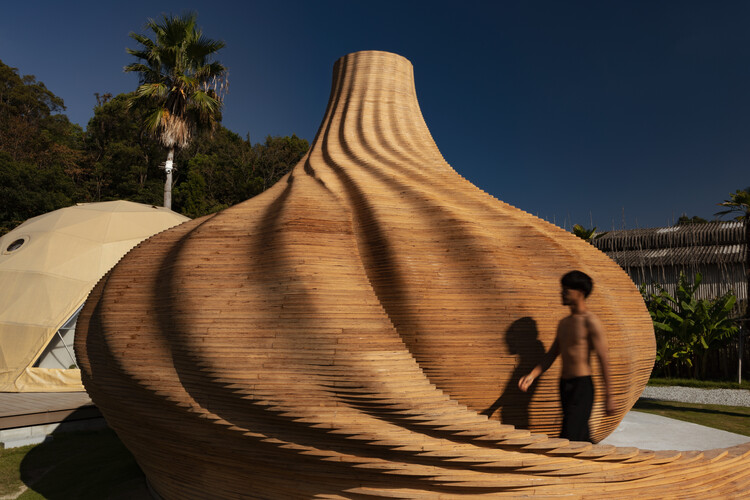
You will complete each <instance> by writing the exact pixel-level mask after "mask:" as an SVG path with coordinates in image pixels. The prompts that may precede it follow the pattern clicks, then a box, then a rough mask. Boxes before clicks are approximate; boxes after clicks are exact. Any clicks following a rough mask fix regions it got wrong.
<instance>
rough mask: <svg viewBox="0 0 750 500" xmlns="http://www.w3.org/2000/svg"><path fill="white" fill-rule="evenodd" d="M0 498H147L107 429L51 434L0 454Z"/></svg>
mask: <svg viewBox="0 0 750 500" xmlns="http://www.w3.org/2000/svg"><path fill="white" fill-rule="evenodd" d="M19 494H20V496H19ZM0 497H6V498H19V499H22V500H27V499H36V498H48V499H52V500H55V499H59V500H67V499H71V498H80V499H92V500H94V499H96V500H99V499H105V498H115V499H126V498H127V499H140V498H143V499H150V498H151V497H150V495H149V493H148V490H147V489H146V481H145V478H144V476H143V473H142V472H141V469H140V468H139V467H138V464H136V462H135V459H134V458H133V456H132V455H131V454H130V452H129V451H128V450H127V448H125V446H123V444H122V443H121V442H120V440H119V439H118V438H117V435H116V434H115V433H114V432H112V431H111V430H109V429H107V430H103V431H93V432H73V433H62V434H55V436H54V439H52V440H51V441H48V442H45V443H42V444H39V445H30V446H23V447H20V448H11V449H8V450H0Z"/></svg>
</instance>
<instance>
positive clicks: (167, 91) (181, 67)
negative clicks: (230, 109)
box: [125, 13, 227, 208]
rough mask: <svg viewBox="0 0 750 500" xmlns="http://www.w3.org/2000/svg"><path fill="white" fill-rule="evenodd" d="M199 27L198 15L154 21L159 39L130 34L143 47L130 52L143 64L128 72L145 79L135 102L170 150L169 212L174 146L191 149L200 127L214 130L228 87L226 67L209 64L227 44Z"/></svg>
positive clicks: (151, 24)
mask: <svg viewBox="0 0 750 500" xmlns="http://www.w3.org/2000/svg"><path fill="white" fill-rule="evenodd" d="M195 23H196V14H195V13H190V14H186V15H183V16H181V17H177V16H166V15H163V16H162V19H161V20H160V21H155V20H153V19H149V20H148V22H147V23H146V28H148V29H149V30H151V31H152V32H153V34H154V35H155V37H154V39H153V40H152V39H151V38H149V37H147V36H145V35H140V34H138V33H130V37H131V38H132V39H133V40H135V41H136V42H138V43H139V44H140V45H141V47H140V48H138V49H135V50H134V49H126V50H127V52H128V53H129V54H131V55H133V56H135V57H136V58H138V60H139V61H138V62H134V63H132V64H129V65H127V66H125V71H126V72H131V71H134V72H136V73H139V80H140V81H139V87H138V89H137V90H136V92H135V94H134V96H133V98H132V99H131V101H130V104H131V106H136V105H137V106H143V107H144V108H145V109H146V110H147V114H146V120H145V123H144V125H145V126H146V128H148V129H149V130H150V131H152V132H153V133H155V134H157V136H158V137H159V140H160V141H161V143H162V144H163V145H164V147H166V148H167V149H168V154H167V161H166V162H165V164H164V170H165V172H166V174H167V176H166V177H167V178H166V181H165V183H164V206H165V207H167V208H171V206H172V170H173V168H174V152H175V148H184V147H186V146H187V145H188V143H189V142H190V139H191V138H192V136H193V135H194V134H195V132H196V131H197V129H199V128H209V129H213V128H214V127H215V125H216V123H217V121H219V120H220V119H221V115H220V111H221V107H222V94H223V92H224V91H225V90H226V85H227V79H226V74H227V70H226V68H225V67H224V66H223V65H222V64H221V63H219V62H211V61H210V59H211V58H212V57H213V56H214V55H215V53H216V52H217V51H218V50H220V49H221V48H222V47H224V42H223V41H216V40H211V39H208V38H205V37H204V36H203V34H202V32H201V30H199V29H197V28H196V26H195Z"/></svg>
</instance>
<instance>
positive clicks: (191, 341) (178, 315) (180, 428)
mask: <svg viewBox="0 0 750 500" xmlns="http://www.w3.org/2000/svg"><path fill="white" fill-rule="evenodd" d="M571 269H580V270H582V271H584V272H586V273H588V274H590V275H591V276H592V277H593V279H594V281H595V289H594V292H593V294H592V295H591V298H590V306H591V308H592V309H593V310H594V311H595V312H596V314H597V315H598V316H599V317H600V318H601V320H602V322H603V324H604V326H605V328H606V331H607V334H608V338H609V346H610V358H611V362H612V367H613V392H614V395H615V401H616V405H617V412H616V414H615V415H613V416H609V417H608V416H606V415H605V414H604V412H603V408H602V394H601V390H599V391H598V392H597V396H596V403H595V406H594V413H593V416H592V419H591V428H592V433H593V437H594V440H595V441H598V440H600V439H601V438H603V437H604V436H606V435H607V434H608V433H609V432H611V431H612V430H613V429H614V428H615V427H616V426H617V424H618V423H619V422H620V420H621V419H622V417H623V415H624V414H625V413H626V412H627V411H628V410H629V409H630V408H631V406H632V404H633V403H634V402H635V400H636V399H637V398H638V396H639V395H640V393H641V391H642V389H643V386H644V385H645V383H646V380H647V379H648V376H649V374H650V370H651V367H652V364H653V359H654V338H653V331H652V327H651V322H650V319H649V316H648V314H647V312H646V310H645V308H644V305H643V301H642V300H641V298H640V296H639V294H638V291H637V290H636V289H635V287H634V286H633V284H632V282H631V281H630V279H629V278H628V277H627V275H626V274H625V273H624V272H623V271H622V270H621V269H620V268H619V267H618V266H617V265H616V264H614V263H613V262H612V261H611V260H610V259H608V258H607V257H606V256H605V255H604V254H602V253H601V252H599V251H598V250H596V249H595V248H593V247H592V246H591V245H589V244H587V243H585V242H583V241H582V240H580V239H578V238H576V237H574V236H572V235H570V234H568V233H566V232H564V231H563V230H561V229H559V228H557V227H555V226H552V225H551V224H548V223H546V222H544V221H542V220H540V219H537V218H535V217H533V216H531V215H529V214H527V213H524V212H522V211H521V210H518V209H517V208H514V207H512V206H510V205H507V204H505V203H503V202H501V201H498V200H496V199H494V198H493V197H491V196H489V195H488V194H486V193H484V192H482V191H481V190H479V189H477V188H476V187H475V186H473V185H472V184H470V183H469V182H468V181H466V180H465V179H463V178H462V177H461V176H460V175H458V174H457V173H456V172H455V171H454V170H453V169H452V168H451V167H450V166H449V165H448V164H447V163H446V162H445V160H444V159H443V158H442V156H441V155H440V153H439V151H438V149H437V147H436V146H435V143H434V142H433V140H432V138H431V136H430V133H429V131H428V130H427V127H426V125H425V123H424V121H423V118H422V115H421V112H420V110H419V106H418V104H417V99H416V93H415V89H414V83H413V73H412V66H411V64H410V63H409V62H408V61H407V60H406V59H404V58H402V57H400V56H397V55H394V54H389V53H384V52H360V53H355V54H351V55H348V56H346V57H344V58H342V59H340V60H339V61H338V62H337V63H336V65H335V67H334V82H333V90H332V93H331V97H330V102H329V106H328V109H327V111H326V114H325V117H324V120H323V123H322V125H321V128H320V131H319V132H318V135H317V136H316V139H315V141H314V142H313V145H312V147H311V150H310V152H309V153H308V155H307V156H306V157H305V158H304V159H303V160H302V161H301V162H300V164H299V165H297V166H296V167H295V169H294V170H293V171H292V172H291V173H290V175H289V176H288V177H286V178H284V179H282V180H281V181H280V182H279V183H278V184H277V185H275V186H274V187H273V188H272V189H270V190H269V191H267V192H265V193H263V194H261V195H259V196H257V197H255V198H253V199H251V200H248V201H247V202H244V203H241V204H239V205H236V206H234V207H231V208H229V209H226V210H224V211H222V212H220V213H218V214H215V215H213V216H208V217H205V218H202V219H198V220H194V221H190V222H187V223H184V224H182V225H181V226H179V227H177V228H174V229H172V230H169V231H166V232H164V233H161V234H159V235H156V236H154V237H152V238H151V239H149V240H148V241H146V242H144V243H142V244H141V245H139V247H137V248H136V249H134V250H133V251H132V252H130V253H129V254H128V255H127V256H126V257H125V258H124V259H123V260H122V261H121V262H120V264H119V265H118V266H116V267H115V269H114V270H112V271H111V272H110V273H109V274H108V275H107V276H106V277H105V278H104V279H103V280H102V281H101V282H100V283H99V285H97V287H96V288H95V289H94V291H93V292H92V294H91V296H90V298H89V300H88V301H87V303H86V306H85V308H84V310H83V312H82V314H81V317H80V318H79V322H78V331H77V333H76V350H77V353H78V359H79V360H80V364H81V369H82V373H83V380H84V383H85V385H86V388H87V390H88V392H89V394H90V395H91V397H92V399H93V400H94V402H95V403H96V404H97V405H98V407H99V408H100V409H101V411H102V413H103V414H104V415H105V416H106V418H107V421H108V422H109V423H110V425H111V426H112V427H113V428H114V429H115V430H116V431H117V433H118V435H119V436H120V437H121V438H122V440H123V442H124V443H125V444H126V446H127V447H128V448H129V449H130V450H131V451H132V452H133V454H134V455H135V457H136V459H137V460H138V463H139V464H140V466H141V468H142V469H143V471H144V472H145V474H146V476H147V477H148V480H149V482H150V483H151V485H152V487H153V488H154V489H155V490H156V492H157V493H158V494H159V495H160V496H162V497H164V498H311V497H317V498H373V497H395V498H436V497H441V498H451V497H457V496H463V495H468V496H472V497H481V496H485V495H486V496H490V497H493V496H511V497H518V496H524V495H534V496H542V497H544V496H550V497H551V496H566V495H571V494H574V495H575V496H583V497H585V496H590V497H596V498H601V497H602V496H605V497H618V496H626V495H640V496H644V497H652V498H655V497H665V496H675V495H678V494H680V495H681V494H684V495H686V496H701V495H705V494H708V492H709V491H710V492H712V494H730V493H731V492H737V491H744V489H745V488H747V487H748V483H750V467H748V464H750V459H749V458H748V456H747V455H748V453H749V452H750V448H748V447H737V448H732V449H728V450H716V451H711V452H690V453H684V452H654V451H646V450H638V449H635V448H615V447H613V446H604V445H595V444H592V443H583V442H568V441H567V440H565V439H558V438H556V437H555V436H557V434H558V432H559V427H560V420H561V417H560V412H559V398H558V394H557V379H558V376H559V365H558V364H557V363H556V364H555V365H553V367H552V369H551V370H550V371H549V372H548V373H547V374H545V375H544V376H543V377H542V378H541V379H540V381H539V382H538V385H537V386H536V387H535V389H534V390H533V391H532V392H530V393H529V394H523V393H521V392H519V391H518V389H517V388H516V387H517V381H518V377H519V376H520V375H521V374H523V373H525V372H526V371H527V370H529V369H530V368H531V367H532V366H533V365H534V364H536V363H537V362H538V361H539V360H540V358H541V356H542V354H543V352H544V351H545V349H546V348H548V347H549V345H550V344H551V342H552V339H553V338H554V334H555V328H556V324H557V322H558V320H559V319H560V318H561V317H563V316H564V315H565V314H567V309H566V308H564V307H563V306H562V305H560V285H559V279H560V276H561V275H562V274H563V273H564V272H566V271H568V270H571ZM593 361H594V366H595V367H596V366H597V363H596V361H595V360H593ZM595 382H596V383H597V386H598V387H599V388H601V379H600V377H599V376H598V372H597V375H596V378H595ZM488 416H489V417H488Z"/></svg>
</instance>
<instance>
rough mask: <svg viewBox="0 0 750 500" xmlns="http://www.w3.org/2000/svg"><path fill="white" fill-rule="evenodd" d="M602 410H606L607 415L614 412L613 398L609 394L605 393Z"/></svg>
mask: <svg viewBox="0 0 750 500" xmlns="http://www.w3.org/2000/svg"><path fill="white" fill-rule="evenodd" d="M604 410H605V411H606V412H607V415H614V414H615V399H614V398H613V397H612V395H611V394H607V399H606V402H605V406H604Z"/></svg>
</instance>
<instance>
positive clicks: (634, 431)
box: [601, 411, 750, 451]
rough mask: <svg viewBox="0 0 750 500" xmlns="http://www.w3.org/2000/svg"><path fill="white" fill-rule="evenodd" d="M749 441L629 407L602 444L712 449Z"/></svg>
mask: <svg viewBox="0 0 750 500" xmlns="http://www.w3.org/2000/svg"><path fill="white" fill-rule="evenodd" d="M748 441H750V436H743V435H741V434H734V433H731V432H726V431H721V430H718V429H712V428H711V427H705V426H703V425H698V424H691V423H689V422H683V421H681V420H674V419H671V418H666V417H661V416H659V415H652V414H650V413H643V412H640V411H631V412H629V413H628V414H627V415H625V418H624V419H623V421H622V422H620V425H619V426H618V427H617V429H615V431H614V432H613V433H612V434H610V435H609V436H608V437H607V438H606V439H604V440H603V441H602V442H601V443H602V444H611V445H615V446H636V447H638V448H642V449H646V450H681V451H687V450H712V449H714V448H728V447H730V446H735V445H738V444H744V443H747V442H748Z"/></svg>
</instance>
